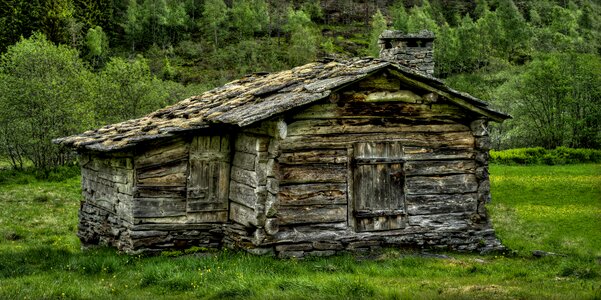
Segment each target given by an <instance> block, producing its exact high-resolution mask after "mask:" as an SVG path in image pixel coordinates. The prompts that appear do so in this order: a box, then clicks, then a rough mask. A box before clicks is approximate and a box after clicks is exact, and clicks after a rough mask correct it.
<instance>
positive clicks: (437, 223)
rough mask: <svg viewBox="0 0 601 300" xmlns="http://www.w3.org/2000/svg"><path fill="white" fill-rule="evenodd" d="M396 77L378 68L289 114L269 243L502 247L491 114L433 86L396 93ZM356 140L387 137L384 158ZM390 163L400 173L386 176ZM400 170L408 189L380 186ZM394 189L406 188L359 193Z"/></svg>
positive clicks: (296, 252) (298, 250)
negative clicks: (492, 219)
mask: <svg viewBox="0 0 601 300" xmlns="http://www.w3.org/2000/svg"><path fill="white" fill-rule="evenodd" d="M395 80H396V79H394V78H389V77H386V76H380V77H375V79H374V81H369V82H362V83H360V84H359V85H357V86H359V87H360V90H357V91H355V90H352V89H347V90H342V91H339V93H338V94H334V95H332V96H331V97H330V99H327V100H325V101H321V102H320V103H317V104H315V105H312V106H310V107H308V108H307V109H304V110H303V111H300V112H298V113H295V114H292V115H289V116H288V117H287V118H286V119H287V121H288V124H287V125H288V126H287V136H286V138H284V139H282V140H280V141H278V146H279V151H280V153H279V156H278V163H279V173H278V174H279V190H278V194H277V202H278V207H277V210H276V213H275V215H276V216H277V218H276V219H275V220H273V221H272V222H273V223H276V224H277V230H271V231H270V232H268V233H267V237H266V239H265V242H264V244H263V246H269V245H274V246H275V251H276V252H277V253H279V255H280V256H282V257H288V256H302V255H326V254H329V253H330V252H333V251H337V250H342V249H348V250H357V249H367V248H370V247H371V248H373V247H381V246H382V245H386V244H404V245H413V246H420V247H421V246H431V247H446V248H450V249H456V250H474V249H484V248H487V247H488V248H491V249H492V248H498V247H500V244H499V242H498V241H497V240H496V238H495V237H494V231H492V229H490V223H489V221H488V218H487V216H486V210H485V208H484V203H485V202H486V201H488V200H489V198H490V193H489V187H490V184H489V182H488V170H487V165H486V161H487V153H488V152H487V151H488V148H487V145H488V143H489V142H487V138H488V137H487V134H486V122H484V121H482V120H476V117H475V116H474V115H473V114H471V113H469V112H468V111H467V110H464V109H461V108H458V107H457V106H455V105H451V104H450V103H449V102H448V101H446V100H445V99H444V98H443V97H439V96H438V95H431V94H429V93H428V92H427V91H419V90H418V91H416V90H412V91H406V92H403V93H399V87H400V89H401V91H403V89H404V87H403V84H402V83H400V82H398V81H395ZM357 86H355V88H357ZM391 95H392V96H391ZM399 95H400V96H399ZM407 95H409V96H407ZM395 97H396V98H395ZM379 99H381V101H380V100H379ZM356 145H369V146H370V147H381V148H382V149H381V150H377V151H380V152H381V153H380V152H374V155H373V157H375V158H378V159H384V160H383V161H378V159H376V160H373V159H371V160H370V159H369V157H372V156H369V155H367V156H365V155H363V154H358V153H357V151H358V149H357V148H356V147H357V146H356ZM374 149H376V148H374ZM374 151H376V150H374ZM375 154H377V155H375ZM357 164H368V165H371V166H372V167H369V166H367V167H358V166H357ZM401 165H402V169H401ZM370 168H371V169H370ZM361 170H363V171H361ZM366 170H367V171H366ZM357 172H359V173H361V172H363V177H361V176H357ZM370 172H372V173H370ZM386 172H389V173H391V174H392V173H396V176H402V178H396V179H395V178H392V179H387V178H386V176H384V175H386V174H387V173H386ZM377 174H384V175H382V176H380V177H381V178H375V177H378V176H379V175H377ZM354 180H355V181H356V180H361V182H353V181H354ZM380 180H381V181H380ZM393 180H399V182H397V183H396V184H397V185H399V184H400V185H401V186H402V192H391V190H390V189H382V188H380V187H378V186H382V185H389V184H393V183H392V181H393ZM401 181H402V182H401ZM354 186H355V187H356V188H355V189H353V187H354ZM370 186H371V188H370ZM361 188H365V189H367V191H363V193H364V194H365V195H363V196H361V192H362V191H361V190H360V189H361ZM370 193H371V194H370ZM395 193H402V196H401V195H400V194H399V197H398V198H399V199H396V198H395V199H393V201H392V202H391V203H392V204H387V205H389V206H391V207H390V208H386V209H384V208H381V207H377V206H378V204H374V203H372V204H367V205H366V204H365V203H364V202H361V201H360V200H357V198H360V197H362V198H365V199H369V196H370V195H373V199H376V200H374V201H376V202H377V201H387V200H382V199H380V200H377V199H378V197H380V198H382V197H384V198H385V196H386V195H388V194H390V195H396V194H395ZM401 198H402V199H401ZM358 201H359V202H358ZM364 206H365V207H364ZM326 241H327V245H325V244H324V245H322V244H323V243H325V242H326ZM320 243H321V244H320ZM312 253H313V254H312Z"/></svg>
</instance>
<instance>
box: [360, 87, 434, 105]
mask: <svg viewBox="0 0 601 300" xmlns="http://www.w3.org/2000/svg"><path fill="white" fill-rule="evenodd" d="M422 100H423V99H422V97H420V96H419V95H416V94H415V93H414V92H413V91H409V90H397V91H384V92H371V93H367V94H366V95H365V99H364V100H363V101H365V102H405V103H421V101H422Z"/></svg>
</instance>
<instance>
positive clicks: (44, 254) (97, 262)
mask: <svg viewBox="0 0 601 300" xmlns="http://www.w3.org/2000/svg"><path fill="white" fill-rule="evenodd" d="M131 259H132V257H131V256H126V255H119V254H118V253H116V252H115V250H114V249H108V248H99V249H94V250H89V251H85V252H76V253H74V252H71V251H68V250H65V249H61V248H56V247H52V246H34V247H29V248H28V249H26V250H20V249H10V250H7V251H2V252H0V261H1V262H2V263H1V264H0V279H7V278H18V277H23V276H28V275H34V274H40V273H48V272H77V273H81V274H84V275H94V274H100V273H113V272H116V271H118V270H120V269H122V268H123V267H124V266H126V265H127V264H128V262H130V261H131Z"/></svg>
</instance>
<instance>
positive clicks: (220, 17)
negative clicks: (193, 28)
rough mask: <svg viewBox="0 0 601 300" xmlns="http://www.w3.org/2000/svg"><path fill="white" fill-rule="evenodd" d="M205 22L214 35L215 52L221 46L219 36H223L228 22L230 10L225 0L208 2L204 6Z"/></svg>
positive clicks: (210, 0) (209, 0)
mask: <svg viewBox="0 0 601 300" xmlns="http://www.w3.org/2000/svg"><path fill="white" fill-rule="evenodd" d="M203 8H204V13H203V20H204V21H205V23H206V24H207V26H208V27H209V29H210V30H211V31H212V33H213V37H214V41H213V42H214V43H213V47H214V50H215V51H217V47H218V46H219V36H221V35H222V31H223V26H224V24H225V22H226V21H227V15H228V8H227V6H226V5H225V2H223V0H207V1H205V2H204V5H203Z"/></svg>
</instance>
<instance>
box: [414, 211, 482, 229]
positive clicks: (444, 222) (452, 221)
mask: <svg viewBox="0 0 601 300" xmlns="http://www.w3.org/2000/svg"><path fill="white" fill-rule="evenodd" d="M471 215H472V214H469V213H445V214H436V215H417V216H408V224H409V225H410V226H416V227H423V228H425V229H439V228H440V229H444V230H465V229H467V228H468V227H469V226H470V225H471V221H470V216H471Z"/></svg>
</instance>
